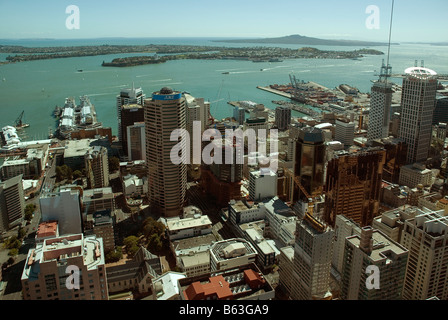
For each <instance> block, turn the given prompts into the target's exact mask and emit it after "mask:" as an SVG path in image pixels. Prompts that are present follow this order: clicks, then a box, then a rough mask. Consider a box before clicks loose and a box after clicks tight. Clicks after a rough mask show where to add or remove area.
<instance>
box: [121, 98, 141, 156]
mask: <svg viewBox="0 0 448 320" xmlns="http://www.w3.org/2000/svg"><path fill="white" fill-rule="evenodd" d="M143 111H144V110H143V106H142V105H141V104H137V103H133V104H125V105H122V106H121V108H120V112H121V139H120V142H121V145H122V147H123V153H124V154H125V155H127V156H128V157H129V155H128V149H129V148H128V131H127V128H128V127H129V126H132V125H134V124H135V123H140V122H143V121H145V114H144V112H143Z"/></svg>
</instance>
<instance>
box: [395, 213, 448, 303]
mask: <svg viewBox="0 0 448 320" xmlns="http://www.w3.org/2000/svg"><path fill="white" fill-rule="evenodd" d="M417 211H418V213H417V214H416V216H415V218H411V219H408V220H406V221H405V222H404V228H403V232H402V235H401V241H400V243H401V244H402V245H403V246H404V247H406V248H407V249H408V250H409V262H408V266H407V270H406V278H405V282H404V290H403V299H406V300H425V299H428V298H431V297H434V296H435V297H437V298H439V299H440V300H446V299H448V276H447V268H448V217H446V216H443V210H440V211H435V212H429V213H425V212H423V211H421V210H419V209H417Z"/></svg>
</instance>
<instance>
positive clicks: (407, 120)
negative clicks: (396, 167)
mask: <svg viewBox="0 0 448 320" xmlns="http://www.w3.org/2000/svg"><path fill="white" fill-rule="evenodd" d="M405 73H406V77H405V78H404V79H403V88H402V94H401V122H400V130H399V133H398V137H399V138H401V139H403V140H404V141H405V142H406V143H407V144H408V155H407V163H408V164H412V163H415V162H422V161H425V160H427V158H428V152H429V148H430V144H431V130H432V118H433V111H434V107H435V99H436V92H437V78H436V75H437V73H436V72H435V71H433V70H431V69H428V68H423V67H417V66H416V67H411V68H408V69H406V70H405Z"/></svg>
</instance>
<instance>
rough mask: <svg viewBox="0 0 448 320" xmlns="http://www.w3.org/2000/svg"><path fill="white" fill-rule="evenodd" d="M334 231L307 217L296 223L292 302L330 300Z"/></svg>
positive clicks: (306, 215) (308, 215)
mask: <svg viewBox="0 0 448 320" xmlns="http://www.w3.org/2000/svg"><path fill="white" fill-rule="evenodd" d="M333 239H334V231H333V229H331V228H329V227H328V226H327V225H325V224H324V223H322V222H320V221H318V220H316V218H314V217H312V216H311V215H310V214H308V213H306V214H305V216H304V218H303V219H299V220H298V221H297V226H296V239H295V243H294V259H293V279H292V281H291V295H290V298H291V299H293V300H312V299H328V298H329V297H331V295H329V292H330V271H331V259H332V254H333V249H332V248H333Z"/></svg>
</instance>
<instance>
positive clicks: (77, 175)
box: [73, 170, 82, 179]
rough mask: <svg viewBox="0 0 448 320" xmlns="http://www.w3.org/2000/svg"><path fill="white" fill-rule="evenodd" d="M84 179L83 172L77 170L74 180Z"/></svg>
mask: <svg viewBox="0 0 448 320" xmlns="http://www.w3.org/2000/svg"><path fill="white" fill-rule="evenodd" d="M81 177H82V172H81V171H79V170H75V171H74V172H73V179H79V178H81Z"/></svg>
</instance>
